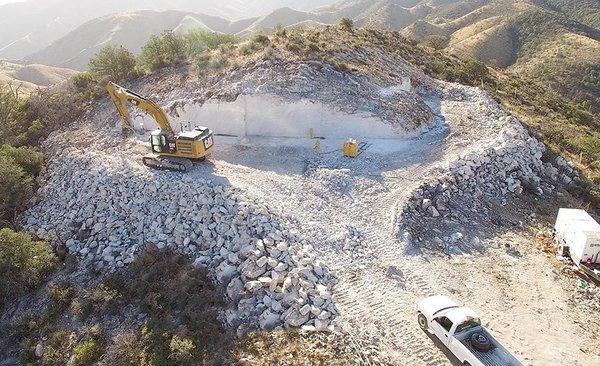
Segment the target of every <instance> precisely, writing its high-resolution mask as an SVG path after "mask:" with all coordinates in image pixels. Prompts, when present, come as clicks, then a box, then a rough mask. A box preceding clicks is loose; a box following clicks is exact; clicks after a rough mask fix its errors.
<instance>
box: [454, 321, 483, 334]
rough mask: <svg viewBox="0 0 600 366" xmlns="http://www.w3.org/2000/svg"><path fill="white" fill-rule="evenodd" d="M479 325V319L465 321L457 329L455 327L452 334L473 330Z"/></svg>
mask: <svg viewBox="0 0 600 366" xmlns="http://www.w3.org/2000/svg"><path fill="white" fill-rule="evenodd" d="M480 325H481V321H480V320H479V319H471V320H467V321H466V322H464V323H462V324H460V325H459V326H458V327H456V331H455V332H454V333H460V332H464V331H466V330H469V329H473V328H475V327H478V326H480Z"/></svg>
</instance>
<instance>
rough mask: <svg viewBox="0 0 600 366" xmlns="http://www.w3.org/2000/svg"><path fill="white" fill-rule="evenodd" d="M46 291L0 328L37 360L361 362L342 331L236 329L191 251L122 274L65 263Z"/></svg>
mask: <svg viewBox="0 0 600 366" xmlns="http://www.w3.org/2000/svg"><path fill="white" fill-rule="evenodd" d="M82 278H83V280H82ZM43 290H44V291H43V292H42V293H40V294H38V296H32V297H30V298H28V303H32V304H34V306H33V309H36V311H32V310H33V309H32V308H30V307H27V306H25V304H23V306H24V308H25V309H26V310H25V311H24V312H23V314H22V316H21V317H20V318H18V319H15V321H13V322H11V323H9V324H1V325H2V327H0V329H2V331H0V339H5V340H10V342H9V343H8V344H4V346H5V350H6V351H7V352H9V353H10V354H11V355H12V356H13V357H18V358H20V359H21V360H22V361H23V363H27V364H31V365H43V366H62V365H65V364H71V362H73V364H74V365H92V364H95V365H101V366H104V365H106V366H109V365H110V366H114V365H135V366H137V365H144V366H159V365H160V366H171V365H172V366H175V365H181V366H185V365H282V364H295V365H324V364H327V365H355V364H357V362H356V361H355V358H354V357H355V355H354V351H353V350H352V349H351V347H349V344H348V342H347V340H346V339H345V338H344V337H343V336H336V335H332V334H324V333H315V332H311V333H298V332H294V331H276V332H260V331H258V332H250V333H247V334H245V335H244V336H242V337H240V338H238V337H236V335H235V332H234V330H228V329H226V328H225V327H224V326H223V325H222V319H221V316H220V313H221V312H223V311H225V310H226V309H227V304H226V303H225V302H224V301H223V299H224V296H225V294H224V289H222V288H219V287H216V286H215V285H213V283H212V281H211V279H210V278H209V277H208V275H207V273H206V270H204V269H201V268H197V267H195V266H194V265H193V263H192V261H191V260H190V259H188V258H186V257H184V256H181V255H177V254H173V253H169V252H164V251H160V250H158V249H157V248H156V247H148V248H146V249H145V251H144V252H142V253H141V254H140V256H139V257H138V258H137V259H136V261H135V262H134V263H132V264H131V265H130V266H129V267H127V268H124V269H122V270H120V271H119V272H117V273H115V274H112V275H102V274H99V273H85V272H84V273H82V272H77V271H75V272H69V271H65V272H64V274H63V275H62V276H60V280H57V281H56V282H55V283H51V284H49V285H48V286H46V287H45V288H44V289H43ZM46 298H48V299H50V301H49V302H47V301H45V299H46ZM38 344H40V346H41V347H42V349H43V355H42V356H41V357H36V356H35V348H36V347H37V345H38ZM0 345H2V344H1V343H0ZM69 360H71V361H69Z"/></svg>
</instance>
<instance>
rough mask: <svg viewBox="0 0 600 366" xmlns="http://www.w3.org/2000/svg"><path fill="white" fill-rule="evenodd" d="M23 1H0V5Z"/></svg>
mask: <svg viewBox="0 0 600 366" xmlns="http://www.w3.org/2000/svg"><path fill="white" fill-rule="evenodd" d="M20 1H25V0H0V5H4V4H8V3H16V2H20Z"/></svg>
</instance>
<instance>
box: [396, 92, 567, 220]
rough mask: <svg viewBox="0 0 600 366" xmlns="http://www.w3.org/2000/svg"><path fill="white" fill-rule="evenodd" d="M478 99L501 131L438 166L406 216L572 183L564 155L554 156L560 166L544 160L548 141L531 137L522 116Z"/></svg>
mask: <svg viewBox="0 0 600 366" xmlns="http://www.w3.org/2000/svg"><path fill="white" fill-rule="evenodd" d="M488 99H489V97H488ZM480 103H482V104H487V105H488V108H489V110H490V111H491V112H489V116H486V118H488V117H489V119H490V121H492V122H490V123H494V122H495V121H497V122H495V123H498V124H499V126H501V130H500V131H498V133H497V134H496V135H495V136H493V138H490V139H487V140H483V141H484V143H483V144H473V145H472V146H471V147H470V148H469V149H468V150H467V151H465V153H464V154H463V155H462V156H460V157H459V158H458V159H457V160H454V161H451V162H449V163H447V164H446V166H443V167H439V168H438V169H437V171H436V172H435V174H433V176H435V177H436V178H434V179H431V180H429V181H426V182H424V183H423V184H421V185H420V186H419V187H418V188H417V189H416V190H415V191H414V192H413V193H412V197H411V199H410V200H409V201H408V202H407V203H406V206H405V210H404V212H403V217H402V218H403V220H408V221H410V219H411V218H417V217H420V216H426V217H440V216H443V217H445V216H449V215H451V214H452V210H451V204H450V203H451V201H453V200H454V199H457V198H458V199H460V201H462V202H473V203H476V202H480V201H481V200H482V198H484V197H485V196H487V197H496V198H502V197H505V196H507V195H508V194H517V195H519V194H521V193H523V191H524V190H525V189H527V190H529V191H531V192H533V193H535V194H537V195H544V194H548V193H551V192H552V191H553V190H554V189H555V188H556V187H555V186H554V185H553V184H552V182H555V184H556V183H562V184H567V185H568V184H571V182H574V181H576V180H577V179H578V173H577V170H576V169H575V168H574V166H573V165H572V164H571V163H567V162H566V161H565V160H564V159H563V158H562V157H559V158H557V159H556V165H557V167H555V166H554V165H552V164H551V163H544V162H542V156H543V154H544V152H545V146H544V144H542V143H541V142H539V141H538V140H537V139H535V138H533V137H531V136H530V135H529V133H528V132H527V130H526V129H525V128H524V127H523V126H522V125H521V123H520V122H519V120H518V119H516V118H515V117H513V116H510V115H507V114H506V112H504V111H503V110H501V109H500V108H499V107H498V106H497V105H496V106H494V103H493V102H492V101H491V100H483V101H480ZM460 209H461V210H464V209H466V207H460ZM468 209H472V208H468Z"/></svg>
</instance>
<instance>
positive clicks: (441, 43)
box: [423, 35, 448, 50]
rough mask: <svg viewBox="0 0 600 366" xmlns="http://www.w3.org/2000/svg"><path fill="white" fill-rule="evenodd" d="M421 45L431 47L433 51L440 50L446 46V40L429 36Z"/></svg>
mask: <svg viewBox="0 0 600 366" xmlns="http://www.w3.org/2000/svg"><path fill="white" fill-rule="evenodd" d="M423 45H425V46H426V47H431V48H433V49H435V50H441V49H443V48H446V46H447V45H448V38H446V37H443V36H438V35H431V36H428V37H426V38H425V40H424V41H423Z"/></svg>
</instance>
